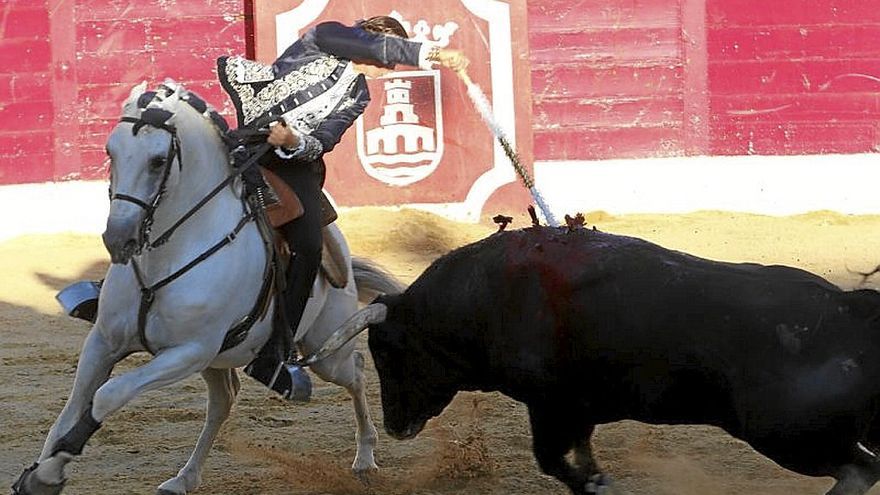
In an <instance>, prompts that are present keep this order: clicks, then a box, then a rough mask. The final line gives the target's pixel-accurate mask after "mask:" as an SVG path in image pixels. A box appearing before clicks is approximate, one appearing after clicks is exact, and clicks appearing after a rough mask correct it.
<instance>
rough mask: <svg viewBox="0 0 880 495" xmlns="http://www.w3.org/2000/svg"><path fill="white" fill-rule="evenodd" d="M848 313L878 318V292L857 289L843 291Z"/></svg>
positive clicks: (879, 294)
mask: <svg viewBox="0 0 880 495" xmlns="http://www.w3.org/2000/svg"><path fill="white" fill-rule="evenodd" d="M843 297H844V301H846V305H847V307H848V308H849V311H850V313H852V314H854V315H856V316H859V317H862V318H867V319H870V320H877V319H880V292H877V291H875V290H872V289H859V290H854V291H850V292H846V293H844V296H843Z"/></svg>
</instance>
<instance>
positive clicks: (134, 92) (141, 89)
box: [128, 81, 147, 101]
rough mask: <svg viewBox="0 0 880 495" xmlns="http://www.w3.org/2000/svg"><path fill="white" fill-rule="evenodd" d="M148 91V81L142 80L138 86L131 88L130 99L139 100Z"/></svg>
mask: <svg viewBox="0 0 880 495" xmlns="http://www.w3.org/2000/svg"><path fill="white" fill-rule="evenodd" d="M146 91H147V81H142V82H141V83H140V84H138V85H137V86H135V87H133V88H131V93H129V94H128V99H129V101H132V100H137V99H138V98H140V96H141V95H142V94H144V93H145V92H146Z"/></svg>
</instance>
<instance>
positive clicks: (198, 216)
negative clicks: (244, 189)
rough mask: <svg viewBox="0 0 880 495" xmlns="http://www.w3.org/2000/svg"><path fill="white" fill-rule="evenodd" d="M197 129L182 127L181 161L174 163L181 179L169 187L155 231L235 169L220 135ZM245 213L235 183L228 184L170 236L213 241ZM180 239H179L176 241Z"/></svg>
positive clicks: (192, 242) (185, 242)
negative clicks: (211, 134) (234, 187)
mask: <svg viewBox="0 0 880 495" xmlns="http://www.w3.org/2000/svg"><path fill="white" fill-rule="evenodd" d="M196 132H198V131H197V130H196V131H193V130H190V131H188V132H187V131H186V130H184V129H180V130H179V131H178V133H179V136H180V149H181V154H180V161H181V165H180V166H179V167H178V165H176V164H175V165H173V166H174V167H175V168H176V170H174V172H175V173H179V174H180V176H179V180H178V181H177V183H176V184H175V185H174V187H173V188H169V190H168V191H167V192H166V197H165V198H164V199H163V200H162V202H161V203H160V205H159V207H158V208H157V209H156V214H155V216H154V221H153V227H152V233H153V237H154V238H155V236H159V235H161V234H162V233H163V232H165V231H166V230H167V229H168V228H170V227H171V226H172V225H174V224H175V222H177V221H178V220H179V219H180V218H181V217H183V216H184V215H185V214H186V213H187V212H188V211H190V210H191V209H192V208H193V207H194V206H195V205H196V204H197V203H198V202H199V201H201V200H202V198H204V197H205V196H207V195H208V194H209V193H210V192H211V191H212V190H213V189H214V188H215V187H216V186H217V185H218V184H220V183H222V182H223V181H224V180H225V179H226V178H227V177H228V176H229V174H230V173H231V172H230V170H229V166H228V155H227V153H226V149H225V148H223V147H222V146H218V143H217V141H216V138H215V137H213V136H211V137H207V136H199V135H198V134H196ZM241 216H242V203H241V200H240V199H239V197H238V196H237V193H236V192H235V191H234V190H233V188H232V187H224V188H223V189H222V190H221V191H220V192H219V193H218V194H217V195H216V196H214V197H213V198H212V199H211V200H209V201H208V202H207V203H205V204H204V205H203V206H202V207H200V208H199V209H198V211H197V212H196V213H194V214H193V215H192V217H191V218H189V219H188V220H186V221H185V222H184V224H182V225H181V226H180V227H179V228H178V229H176V230H175V232H174V234H173V235H172V236H171V237H172V238H171V240H169V243H168V244H169V248H172V249H173V245H174V244H179V245H181V246H189V247H190V248H189V249H192V248H193V247H195V248H196V249H198V247H197V246H198V245H199V244H206V245H209V244H211V243H213V242H216V239H219V238H222V236H223V235H226V234H227V233H228V232H229V231H231V230H232V229H233V228H234V227H235V225H236V224H237V223H238V221H239V220H240V219H241ZM175 240H178V241H179V242H176V243H175V242H174V241H175Z"/></svg>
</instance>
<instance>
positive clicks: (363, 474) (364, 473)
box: [354, 467, 379, 486]
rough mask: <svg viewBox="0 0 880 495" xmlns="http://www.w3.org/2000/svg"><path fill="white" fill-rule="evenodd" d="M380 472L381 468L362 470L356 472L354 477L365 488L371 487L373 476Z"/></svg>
mask: <svg viewBox="0 0 880 495" xmlns="http://www.w3.org/2000/svg"><path fill="white" fill-rule="evenodd" d="M377 472H379V468H377V467H374V468H370V469H361V470H356V471H354V477H355V478H357V480H358V481H360V482H361V484H363V485H364V486H370V483H371V481H372V478H373V475H374V474H376V473H377Z"/></svg>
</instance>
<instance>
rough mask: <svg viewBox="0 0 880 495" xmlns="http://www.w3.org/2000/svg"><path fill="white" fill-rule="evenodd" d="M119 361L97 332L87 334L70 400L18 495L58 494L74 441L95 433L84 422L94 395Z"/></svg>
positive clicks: (21, 482) (75, 452) (76, 448)
mask: <svg viewBox="0 0 880 495" xmlns="http://www.w3.org/2000/svg"><path fill="white" fill-rule="evenodd" d="M123 357H124V354H120V352H119V351H118V350H115V349H113V348H112V347H111V346H110V345H109V344H108V343H107V342H106V341H105V340H104V338H103V336H102V335H101V334H100V333H99V332H98V331H96V330H94V329H92V331H90V332H89V334H88V335H87V336H86V339H85V342H83V347H82V351H81V352H80V357H79V362H78V364H77V368H76V377H75V378H74V380H73V388H72V390H71V392H70V397H69V398H68V399H67V403H66V404H65V405H64V409H62V411H61V414H59V415H58V418H57V419H56V420H55V423H54V424H53V425H52V428H51V429H50V430H49V434H48V435H47V436H46V441H45V443H44V444H43V450H42V453H41V454H40V457H39V461H38V464H35V465H34V466H32V467H31V468H29V470H28V471H26V472H25V473H23V474H22V476H21V478H20V479H19V481H18V482H17V483H16V486H18V487H19V488H18V490H19V491H20V492H21V493H23V494H27V493H33V494H42V493H58V492H59V491H60V490H61V486H63V483H64V479H65V478H64V466H65V465H66V464H67V463H68V462H70V460H71V459H73V456H74V455H78V454H79V451H80V450H81V449H82V444H80V443H79V442H78V440H77V439H76V438H75V437H77V435H80V436H81V435H82V434H83V433H86V432H88V435H91V433H94V430H95V429H97V427H96V426H94V425H93V424H91V423H89V421H88V418H89V417H90V414H91V413H90V406H91V403H92V398H93V396H94V395H95V391H96V390H97V389H98V387H100V386H101V385H102V384H103V383H104V382H106V381H107V378H108V377H109V376H110V372H111V371H112V370H113V366H114V365H115V364H116V363H117V362H119V360H120V359H122V358H123ZM84 418H85V419H84ZM90 429H91V431H90V432H89V430H90ZM83 443H84V442H83ZM71 450H73V451H71Z"/></svg>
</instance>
